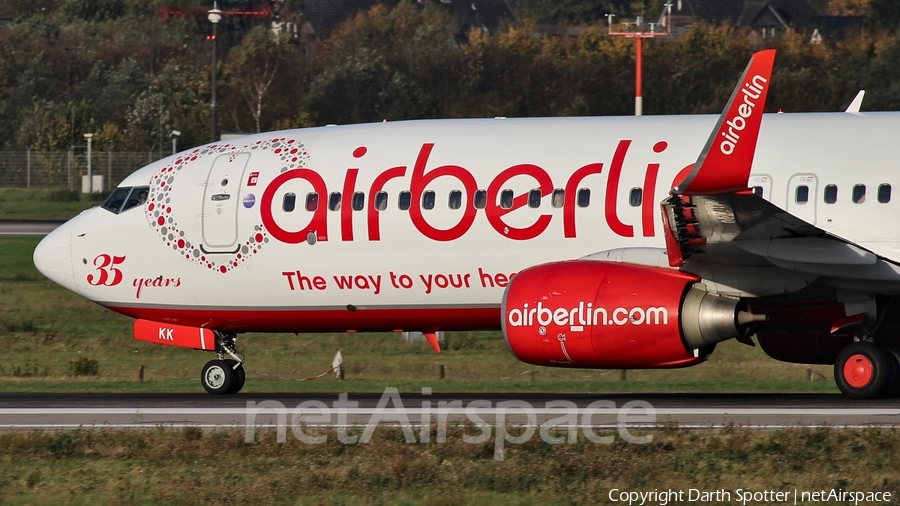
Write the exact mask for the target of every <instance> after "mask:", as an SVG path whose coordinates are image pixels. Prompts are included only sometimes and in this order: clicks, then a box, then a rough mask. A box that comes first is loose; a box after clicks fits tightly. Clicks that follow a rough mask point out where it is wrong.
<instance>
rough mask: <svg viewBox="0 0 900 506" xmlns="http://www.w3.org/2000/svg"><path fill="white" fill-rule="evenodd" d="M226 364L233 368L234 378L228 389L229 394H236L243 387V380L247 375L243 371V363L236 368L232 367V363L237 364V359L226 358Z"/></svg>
mask: <svg viewBox="0 0 900 506" xmlns="http://www.w3.org/2000/svg"><path fill="white" fill-rule="evenodd" d="M225 361H226V362H228V365H229V366H230V367H231V368H232V369H233V370H234V374H235V378H234V383H232V385H231V390H229V391H228V393H229V394H236V393H238V392H240V391H241V389H242V388H244V381H245V380H246V379H247V375H246V374H245V373H244V365H243V364H241V365H239V366H238V368H237V369H234V364H237V360H232V359H230V358H229V359H226V360H225Z"/></svg>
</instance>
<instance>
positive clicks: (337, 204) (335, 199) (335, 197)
mask: <svg viewBox="0 0 900 506" xmlns="http://www.w3.org/2000/svg"><path fill="white" fill-rule="evenodd" d="M328 209H330V210H332V211H339V210H340V209H341V193H340V192H334V193H332V194H331V195H330V196H329V197H328Z"/></svg>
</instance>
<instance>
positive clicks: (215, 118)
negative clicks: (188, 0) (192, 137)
mask: <svg viewBox="0 0 900 506" xmlns="http://www.w3.org/2000/svg"><path fill="white" fill-rule="evenodd" d="M207 19H209V22H210V23H212V26H213V32H212V43H213V47H212V101H211V102H210V109H211V111H210V112H211V116H212V125H211V127H210V140H209V141H210V142H216V140H217V138H218V137H219V105H218V104H217V103H216V67H217V66H218V62H217V58H218V55H217V54H216V49H217V46H218V45H219V42H218V40H216V39H217V35H218V26H219V21H220V20H221V19H222V11H220V10H219V6H218V5H217V3H216V2H213V8H212V9H210V11H209V16H207Z"/></svg>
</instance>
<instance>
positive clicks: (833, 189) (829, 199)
mask: <svg viewBox="0 0 900 506" xmlns="http://www.w3.org/2000/svg"><path fill="white" fill-rule="evenodd" d="M835 202H837V185H833V184H829V185H825V203H826V204H834V203H835Z"/></svg>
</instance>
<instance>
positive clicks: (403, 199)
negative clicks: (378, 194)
mask: <svg viewBox="0 0 900 506" xmlns="http://www.w3.org/2000/svg"><path fill="white" fill-rule="evenodd" d="M411 201H412V196H411V195H410V193H409V192H408V191H402V192H400V196H399V197H397V207H399V208H400V210H401V211H408V210H409V204H410V202H411Z"/></svg>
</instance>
